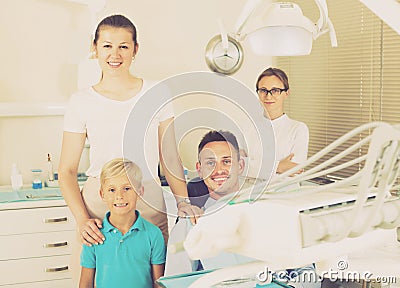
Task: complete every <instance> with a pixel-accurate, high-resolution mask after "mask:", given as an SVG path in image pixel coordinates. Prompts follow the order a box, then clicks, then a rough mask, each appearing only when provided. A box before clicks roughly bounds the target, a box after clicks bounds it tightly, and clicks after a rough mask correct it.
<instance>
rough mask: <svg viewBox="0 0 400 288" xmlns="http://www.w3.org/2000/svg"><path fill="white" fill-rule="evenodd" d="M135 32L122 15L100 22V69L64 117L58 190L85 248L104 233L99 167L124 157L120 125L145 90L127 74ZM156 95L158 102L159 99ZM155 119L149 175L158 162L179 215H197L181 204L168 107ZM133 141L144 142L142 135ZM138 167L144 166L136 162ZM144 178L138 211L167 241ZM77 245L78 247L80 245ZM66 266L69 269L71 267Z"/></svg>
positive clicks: (155, 192) (157, 192)
mask: <svg viewBox="0 0 400 288" xmlns="http://www.w3.org/2000/svg"><path fill="white" fill-rule="evenodd" d="M136 34H137V33H136V27H135V26H134V25H133V23H132V22H131V21H130V20H129V19H128V18H126V17H125V16H122V15H112V16H109V17H106V18H104V19H103V20H102V21H101V22H100V23H99V25H98V26H97V29H96V32H95V36H94V40H93V43H92V45H93V52H94V57H95V58H97V59H98V62H99V65H100V68H101V70H102V76H101V79H100V81H99V82H98V83H97V84H96V85H94V86H93V87H89V88H87V89H84V90H82V91H79V92H77V93H75V94H74V95H73V96H72V97H71V99H70V102H69V105H68V108H67V112H66V114H65V119H64V121H65V124H64V133H63V144H62V151H61V159H60V164H59V181H60V187H61V191H62V194H63V196H64V199H65V201H66V202H67V204H68V206H69V208H70V209H71V211H72V213H73V215H74V217H75V219H76V223H77V232H78V235H79V238H80V241H81V242H82V243H83V244H86V245H89V246H90V245H93V244H101V243H103V241H104V235H102V234H101V233H100V230H99V227H101V223H102V219H103V217H104V216H105V213H106V211H107V207H106V206H105V205H104V203H103V201H102V200H101V198H100V194H99V189H100V181H99V174H100V171H101V168H102V166H103V165H104V164H105V163H106V162H108V161H109V160H111V159H113V158H120V157H123V156H124V155H123V137H124V128H125V124H126V122H127V120H128V118H129V114H130V112H131V110H132V108H133V107H134V105H135V104H136V103H137V102H138V100H139V99H140V97H142V96H143V94H144V92H145V91H146V90H147V89H148V88H149V86H150V85H149V83H148V82H146V81H144V80H143V79H141V78H138V77H135V76H133V75H132V74H131V73H130V70H129V69H130V66H131V64H132V61H133V60H134V59H135V57H136V55H137V53H138V49H139V44H138V42H137V39H136ZM160 97H161V98H163V95H160ZM157 100H159V99H154V103H158V101H157ZM167 106H168V105H167ZM151 108H152V107H149V109H151ZM154 120H155V121H158V123H156V124H157V125H155V129H154V131H149V133H153V134H152V135H148V136H150V137H153V138H152V140H154V141H150V142H151V143H152V144H154V145H153V146H152V147H154V149H152V150H154V151H150V154H151V156H152V157H153V156H154V157H155V158H157V161H152V163H149V165H153V166H154V167H150V169H152V170H153V171H154V172H153V175H157V164H158V160H159V161H160V163H161V165H162V166H163V168H164V171H165V176H166V179H167V181H168V183H169V186H170V187H171V190H172V191H173V193H174V196H175V198H176V201H177V206H178V215H180V216H185V215H189V216H194V215H201V214H202V211H201V210H200V209H199V208H198V207H195V206H192V205H190V202H189V203H188V202H187V201H184V200H186V199H188V194H187V188H186V182H185V180H184V179H185V178H184V175H183V168H182V164H181V162H180V159H179V155H178V152H177V146H176V143H175V132H174V129H173V121H174V117H173V113H172V109H164V112H162V113H159V115H158V116H156V117H155V119H154ZM147 124H148V123H143V125H147ZM167 128H168V129H167ZM137 137H141V139H143V138H144V137H145V135H137ZM86 139H87V140H88V141H89V144H90V167H89V169H88V171H87V175H88V176H89V178H88V180H87V181H86V183H85V185H84V187H83V189H82V193H81V191H80V189H79V186H78V182H77V170H78V165H79V161H80V158H81V154H82V151H83V148H84V144H85V141H86ZM161 143H163V145H161ZM130 148H131V149H135V151H136V150H137V151H138V153H139V151H142V150H143V147H130ZM165 152H168V153H165ZM132 160H134V161H135V159H132ZM153 162H155V163H153ZM146 164H147V163H146ZM139 165H145V164H144V163H139ZM165 167H168V169H165ZM171 171H174V172H175V173H174V174H173V173H172V172H171ZM143 180H144V181H143V185H144V189H145V190H146V193H145V195H146V194H147V197H148V198H147V200H148V201H147V203H150V204H151V205H147V204H146V203H144V201H140V203H138V206H137V207H138V210H139V211H140V212H141V214H142V215H143V217H144V218H147V220H149V221H150V222H152V223H153V224H155V225H157V226H158V227H159V228H160V229H161V230H162V232H163V235H164V238H165V240H166V241H167V239H168V227H167V225H168V220H167V216H166V213H165V204H164V200H163V194H162V190H161V187H160V186H158V185H157V183H156V182H157V181H155V180H156V179H149V180H152V181H149V183H150V182H151V183H152V184H153V185H150V187H146V181H145V180H146V179H143ZM154 183H156V185H154ZM145 198H146V196H145ZM191 219H192V220H193V219H194V220H195V219H196V218H195V217H193V218H191ZM82 243H79V246H81V245H82ZM74 256H75V257H74V259H73V260H76V261H75V262H74V263H73V264H72V266H74V265H76V266H77V267H76V268H78V267H79V264H78V263H79V251H78V253H75V254H74ZM71 268H72V269H73V270H74V268H75V267H71ZM74 278H75V277H74ZM78 278H79V277H78Z"/></svg>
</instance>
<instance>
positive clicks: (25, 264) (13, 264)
mask: <svg viewBox="0 0 400 288" xmlns="http://www.w3.org/2000/svg"><path fill="white" fill-rule="evenodd" d="M69 261H70V255H64V256H52V257H42V258H32V259H21V260H6V261H0V271H1V277H0V285H10V284H21V283H26V282H36V281H46V280H56V279H68V278H71V272H70V268H69ZM50 286H51V285H50ZM29 287H31V286H29ZM51 287H56V286H51Z"/></svg>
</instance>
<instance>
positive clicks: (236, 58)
mask: <svg viewBox="0 0 400 288" xmlns="http://www.w3.org/2000/svg"><path fill="white" fill-rule="evenodd" d="M315 3H316V4H317V6H318V8H319V12H320V17H319V19H318V21H317V23H313V22H312V21H311V20H310V19H309V18H307V17H306V16H304V15H303V12H302V10H301V8H300V7H299V6H298V5H297V4H295V3H292V2H272V1H270V0H249V1H248V2H247V3H246V5H245V7H244V9H243V11H242V13H241V15H240V16H239V18H238V21H237V23H236V27H235V28H236V29H235V31H236V32H234V33H231V34H229V35H228V33H226V31H225V29H224V27H223V25H222V24H220V31H221V34H220V35H217V36H215V37H213V38H212V39H211V40H210V41H209V42H208V44H207V47H206V63H207V65H208V66H209V68H210V69H211V70H212V71H214V72H219V73H223V74H228V75H229V74H233V73H234V72H236V71H237V70H238V69H239V68H240V66H241V64H242V62H243V48H242V45H241V44H240V42H242V41H244V40H245V39H246V40H247V41H248V43H249V45H250V48H251V50H252V51H253V52H254V53H255V54H257V55H268V56H297V55H308V54H310V53H311V49H312V42H313V41H314V40H316V39H317V38H318V37H319V36H321V35H323V34H325V33H327V32H329V36H330V40H331V45H332V47H336V46H337V40H336V33H335V30H334V27H333V24H332V22H331V20H330V19H329V17H328V8H327V4H326V1H325V0H315Z"/></svg>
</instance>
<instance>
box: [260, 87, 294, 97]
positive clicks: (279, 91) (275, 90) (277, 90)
mask: <svg viewBox="0 0 400 288" xmlns="http://www.w3.org/2000/svg"><path fill="white" fill-rule="evenodd" d="M287 90H289V89H282V88H272V89H271V90H268V89H266V88H259V89H257V90H256V91H257V94H258V95H260V96H267V95H268V93H270V94H271V95H272V96H279V95H281V94H282V92H286V91H287Z"/></svg>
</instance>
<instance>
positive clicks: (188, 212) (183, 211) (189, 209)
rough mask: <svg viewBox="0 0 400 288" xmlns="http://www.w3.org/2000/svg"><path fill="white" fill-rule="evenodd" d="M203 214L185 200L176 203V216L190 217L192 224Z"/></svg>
mask: <svg viewBox="0 0 400 288" xmlns="http://www.w3.org/2000/svg"><path fill="white" fill-rule="evenodd" d="M203 214H204V211H203V210H202V209H200V208H199V207H197V206H195V205H191V204H188V203H185V202H180V203H179V204H178V216H179V217H182V218H190V222H191V223H192V224H193V225H194V224H196V223H197V220H198V219H199V218H200V217H201V215H203Z"/></svg>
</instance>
